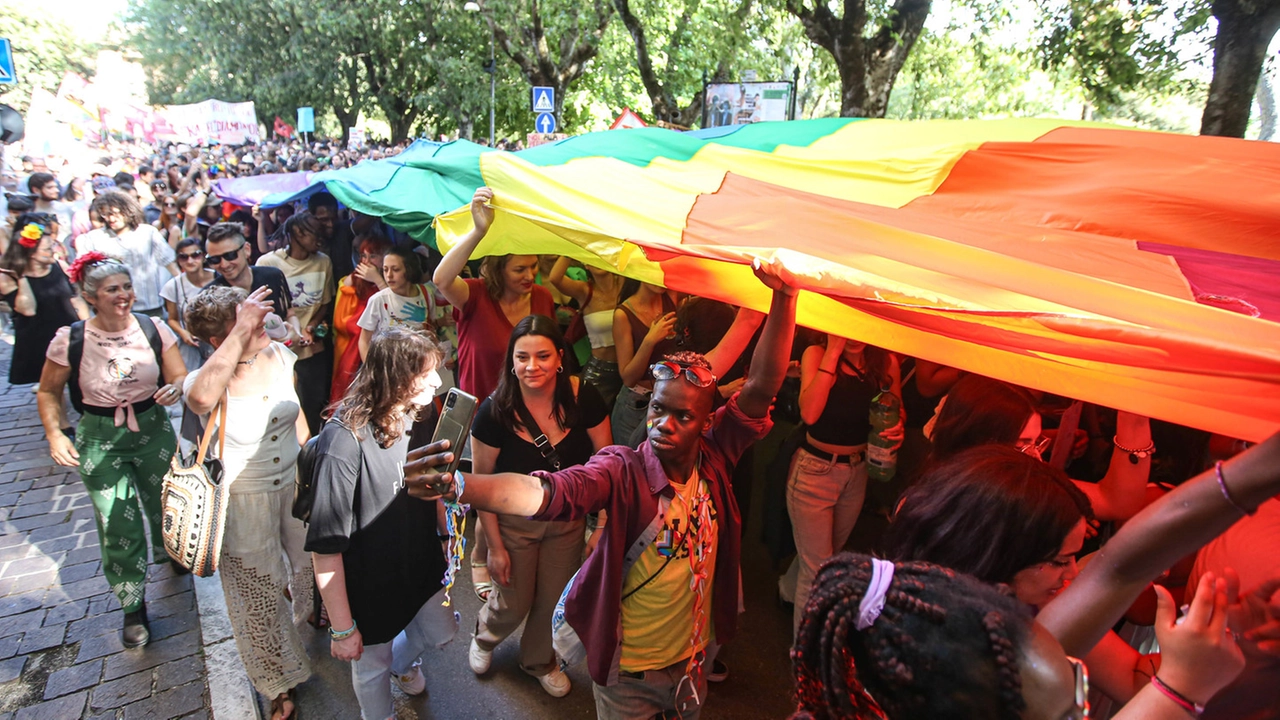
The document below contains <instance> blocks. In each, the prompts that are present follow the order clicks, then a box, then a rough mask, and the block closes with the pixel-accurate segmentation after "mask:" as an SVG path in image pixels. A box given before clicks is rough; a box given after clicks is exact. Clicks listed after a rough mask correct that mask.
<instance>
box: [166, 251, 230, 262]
mask: <svg viewBox="0 0 1280 720" xmlns="http://www.w3.org/2000/svg"><path fill="white" fill-rule="evenodd" d="M236 252H240V251H239V250H237V251H236ZM202 257H204V253H202V252H193V253H178V259H179V260H199V259H200V258H202Z"/></svg>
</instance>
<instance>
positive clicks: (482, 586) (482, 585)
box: [471, 562, 493, 602]
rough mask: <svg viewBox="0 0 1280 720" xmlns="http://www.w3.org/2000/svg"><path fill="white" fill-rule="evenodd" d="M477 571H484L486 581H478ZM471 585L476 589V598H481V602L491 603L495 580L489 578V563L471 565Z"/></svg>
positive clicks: (473, 563)
mask: <svg viewBox="0 0 1280 720" xmlns="http://www.w3.org/2000/svg"><path fill="white" fill-rule="evenodd" d="M476 570H483V571H484V574H485V579H484V580H477V579H476ZM471 584H472V586H474V587H475V591H476V597H478V598H480V602H489V593H491V592H493V578H491V577H489V566H488V564H487V563H478V562H472V563H471Z"/></svg>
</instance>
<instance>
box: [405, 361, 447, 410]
mask: <svg viewBox="0 0 1280 720" xmlns="http://www.w3.org/2000/svg"><path fill="white" fill-rule="evenodd" d="M441 384H442V382H441V380H440V375H439V373H437V372H436V371H435V370H432V371H431V374H430V375H428V376H427V386H426V387H425V388H423V389H422V392H420V393H418V394H417V395H414V396H413V399H412V400H410V401H409V402H410V403H412V404H414V405H417V406H418V407H426V406H428V405H430V404H431V401H432V399H434V398H435V396H436V390H439V389H440V385H441Z"/></svg>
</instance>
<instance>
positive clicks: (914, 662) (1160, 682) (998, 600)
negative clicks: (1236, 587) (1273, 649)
mask: <svg viewBox="0 0 1280 720" xmlns="http://www.w3.org/2000/svg"><path fill="white" fill-rule="evenodd" d="M1278 493H1280V434H1277V435H1274V436H1272V437H1271V438H1270V439H1268V440H1267V441H1265V442H1263V443H1261V444H1259V445H1258V446H1256V447H1254V448H1252V449H1250V450H1249V451H1248V452H1246V453H1243V454H1241V455H1239V456H1237V457H1236V458H1234V459H1232V460H1230V461H1228V462H1225V463H1219V464H1218V465H1217V466H1216V467H1215V468H1214V469H1212V470H1210V471H1208V472H1206V473H1203V474H1201V475H1199V476H1198V477H1196V478H1194V479H1192V480H1190V481H1188V482H1187V483H1185V484H1183V485H1182V486H1181V487H1179V488H1177V489H1176V490H1174V491H1173V492H1171V493H1169V494H1168V495H1166V496H1165V497H1163V498H1161V499H1160V500H1158V501H1156V502H1155V503H1152V504H1151V505H1150V506H1148V507H1147V508H1146V509H1144V510H1143V511H1142V512H1141V513H1139V514H1138V515H1137V516H1135V517H1134V518H1133V519H1132V520H1131V521H1129V522H1128V523H1126V525H1125V526H1124V527H1123V528H1121V530H1120V531H1119V532H1118V533H1117V534H1116V536H1115V537H1114V538H1113V539H1112V540H1111V542H1110V543H1108V544H1107V545H1106V546H1104V547H1103V549H1102V550H1101V551H1099V554H1098V557H1097V558H1096V559H1095V560H1094V562H1092V563H1090V564H1089V565H1088V566H1087V567H1086V568H1085V569H1084V571H1083V572H1081V573H1080V575H1079V576H1078V577H1077V578H1076V579H1075V581H1074V582H1072V583H1071V584H1070V585H1068V586H1067V587H1066V588H1065V589H1063V590H1062V591H1061V592H1060V593H1058V594H1057V596H1056V597H1054V598H1053V600H1051V601H1050V602H1049V603H1048V604H1047V605H1046V606H1045V607H1044V608H1042V609H1041V610H1040V612H1039V614H1038V615H1037V616H1036V617H1035V619H1034V620H1031V619H1030V618H1029V616H1028V615H1027V614H1025V613H1024V612H1021V611H1019V610H1018V609H1017V603H1016V601H1015V600H1014V599H1013V598H1011V597H1005V596H1003V595H1002V591H1001V590H999V589H997V587H996V586H992V585H985V584H983V583H980V582H977V581H975V580H973V579H972V578H968V577H967V576H962V575H960V574H958V573H955V572H954V571H950V570H945V569H943V568H941V567H939V566H934V565H929V564H925V563H920V562H904V563H897V564H894V563H889V562H885V561H880V560H873V559H871V558H867V557H865V556H856V555H848V554H843V555H839V556H837V557H836V558H834V559H832V560H831V561H829V562H828V563H827V564H826V565H824V566H823V568H822V569H821V570H820V572H819V574H818V577H817V580H816V581H815V583H814V586H813V591H812V594H811V596H810V601H809V603H808V605H807V606H806V607H805V612H804V618H803V620H802V621H801V625H800V630H799V632H798V634H797V637H796V644H795V646H794V648H793V650H792V659H793V662H794V664H795V673H796V679H797V697H798V701H799V707H798V711H797V715H796V717H801V718H888V719H890V720H895V719H900V718H914V717H929V718H971V717H984V718H985V717H1011V718H1012V717H1018V718H1025V719H1027V720H1032V719H1037V720H1038V719H1040V718H1046V719H1049V720H1062V719H1063V718H1077V717H1084V716H1085V715H1084V712H1085V711H1086V709H1087V707H1086V706H1087V674H1086V671H1085V666H1084V663H1082V662H1081V661H1078V660H1073V659H1072V658H1070V657H1069V656H1070V655H1075V656H1082V655H1084V654H1085V653H1087V652H1088V651H1089V650H1090V649H1091V648H1093V647H1094V645H1096V644H1097V643H1098V641H1099V640H1100V639H1101V638H1102V636H1103V635H1104V634H1105V633H1106V632H1107V630H1108V629H1109V628H1110V627H1111V626H1112V625H1113V624H1114V623H1115V622H1116V621H1117V620H1118V619H1119V618H1120V616H1121V615H1122V613H1123V612H1124V610H1125V609H1126V608H1127V607H1128V606H1129V604H1131V603H1132V602H1133V600H1134V598H1136V597H1137V595H1138V593H1139V592H1141V591H1142V590H1143V589H1144V588H1145V587H1146V585H1147V583H1149V582H1150V581H1151V580H1152V579H1154V578H1155V577H1156V576H1157V575H1158V574H1159V573H1160V572H1161V571H1162V570H1164V569H1165V568H1166V567H1168V566H1169V565H1171V564H1172V563H1173V562H1175V561H1176V560H1177V559H1178V558H1180V557H1182V556H1183V555H1185V554H1187V553H1188V552H1190V551H1191V550H1193V549H1195V548H1197V547H1199V546H1200V545H1202V544H1204V543H1205V542H1206V541H1208V540H1209V539H1211V538H1213V537H1214V536H1216V535H1217V534H1218V533H1220V532H1222V531H1223V530H1224V529H1226V528H1227V527H1229V526H1230V525H1231V524H1232V523H1234V522H1235V521H1236V520H1238V519H1239V518H1240V516H1241V515H1243V514H1251V513H1252V512H1254V511H1255V510H1256V508H1257V506H1258V505H1259V504H1260V503H1262V502H1263V501H1264V500H1266V499H1267V498H1269V497H1272V496H1274V495H1276V494H1278ZM1156 592H1157V598H1158V603H1159V609H1158V611H1157V618H1156V636H1157V638H1158V639H1159V641H1160V645H1161V647H1162V648H1163V651H1164V662H1163V663H1162V665H1161V667H1160V669H1159V671H1158V672H1157V673H1156V675H1155V677H1154V678H1153V679H1152V682H1151V684H1149V685H1147V686H1146V687H1144V688H1143V689H1142V690H1141V691H1139V692H1138V693H1137V694H1136V695H1135V696H1134V697H1133V699H1132V700H1131V701H1130V702H1129V703H1128V704H1127V705H1126V706H1125V707H1124V709H1123V710H1122V711H1121V712H1120V713H1119V714H1117V715H1116V716H1115V717H1116V718H1117V719H1118V720H1136V719H1137V718H1143V719H1144V720H1151V719H1163V718H1170V719H1172V718H1183V717H1186V716H1187V715H1188V713H1190V714H1192V715H1194V714H1195V712H1196V711H1197V709H1198V708H1199V707H1202V706H1203V705H1204V704H1205V703H1206V702H1208V700H1209V699H1210V698H1212V697H1213V695H1214V694H1215V693H1216V692H1218V690H1220V689H1222V688H1223V687H1224V686H1226V685H1227V684H1228V683H1229V682H1230V681H1231V680H1232V679H1233V678H1234V677H1235V675H1236V674H1237V673H1239V671H1240V669H1241V667H1243V663H1244V658H1243V654H1242V652H1241V649H1240V647H1239V645H1238V644H1237V638H1240V637H1241V636H1240V635H1239V632H1240V630H1242V628H1231V629H1230V630H1229V629H1228V627H1227V623H1228V619H1227V606H1228V596H1227V595H1228V593H1227V582H1226V580H1225V579H1223V578H1214V577H1207V578H1202V580H1201V582H1200V584H1199V587H1198V588H1197V591H1196V596H1195V599H1194V600H1193V601H1192V604H1191V609H1190V611H1189V612H1188V614H1187V615H1186V619H1185V621H1184V622H1182V623H1181V624H1176V623H1175V622H1174V618H1175V616H1176V614H1177V612H1176V606H1175V603H1174V601H1173V598H1172V597H1171V596H1170V595H1169V593H1168V592H1167V591H1164V590H1163V589H1162V588H1157V590H1156ZM1011 604H1012V605H1011ZM1253 635H1254V634H1253V632H1245V633H1244V634H1243V641H1246V642H1252V641H1253ZM976 648H982V649H985V652H984V653H979V652H977V650H976ZM1011 669H1012V670H1016V674H1015V673H1014V672H1013V671H1012V670H1011Z"/></svg>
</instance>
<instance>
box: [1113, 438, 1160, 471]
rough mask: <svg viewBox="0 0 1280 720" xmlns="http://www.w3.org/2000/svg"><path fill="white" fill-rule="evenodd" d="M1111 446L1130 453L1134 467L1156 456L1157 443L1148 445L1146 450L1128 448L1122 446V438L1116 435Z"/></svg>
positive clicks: (1130, 459) (1130, 460)
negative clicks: (1143, 460) (1140, 461)
mask: <svg viewBox="0 0 1280 720" xmlns="http://www.w3.org/2000/svg"><path fill="white" fill-rule="evenodd" d="M1111 444H1112V445H1115V446H1116V449H1117V450H1119V451H1120V452H1125V453H1129V462H1130V463H1131V464H1133V465H1137V464H1138V461H1139V460H1142V459H1145V458H1149V457H1151V456H1152V455H1155V454H1156V444H1155V443H1147V446H1146V447H1144V448H1127V447H1125V446H1123V445H1121V444H1120V436H1119V435H1115V436H1113V437H1112V438H1111Z"/></svg>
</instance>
